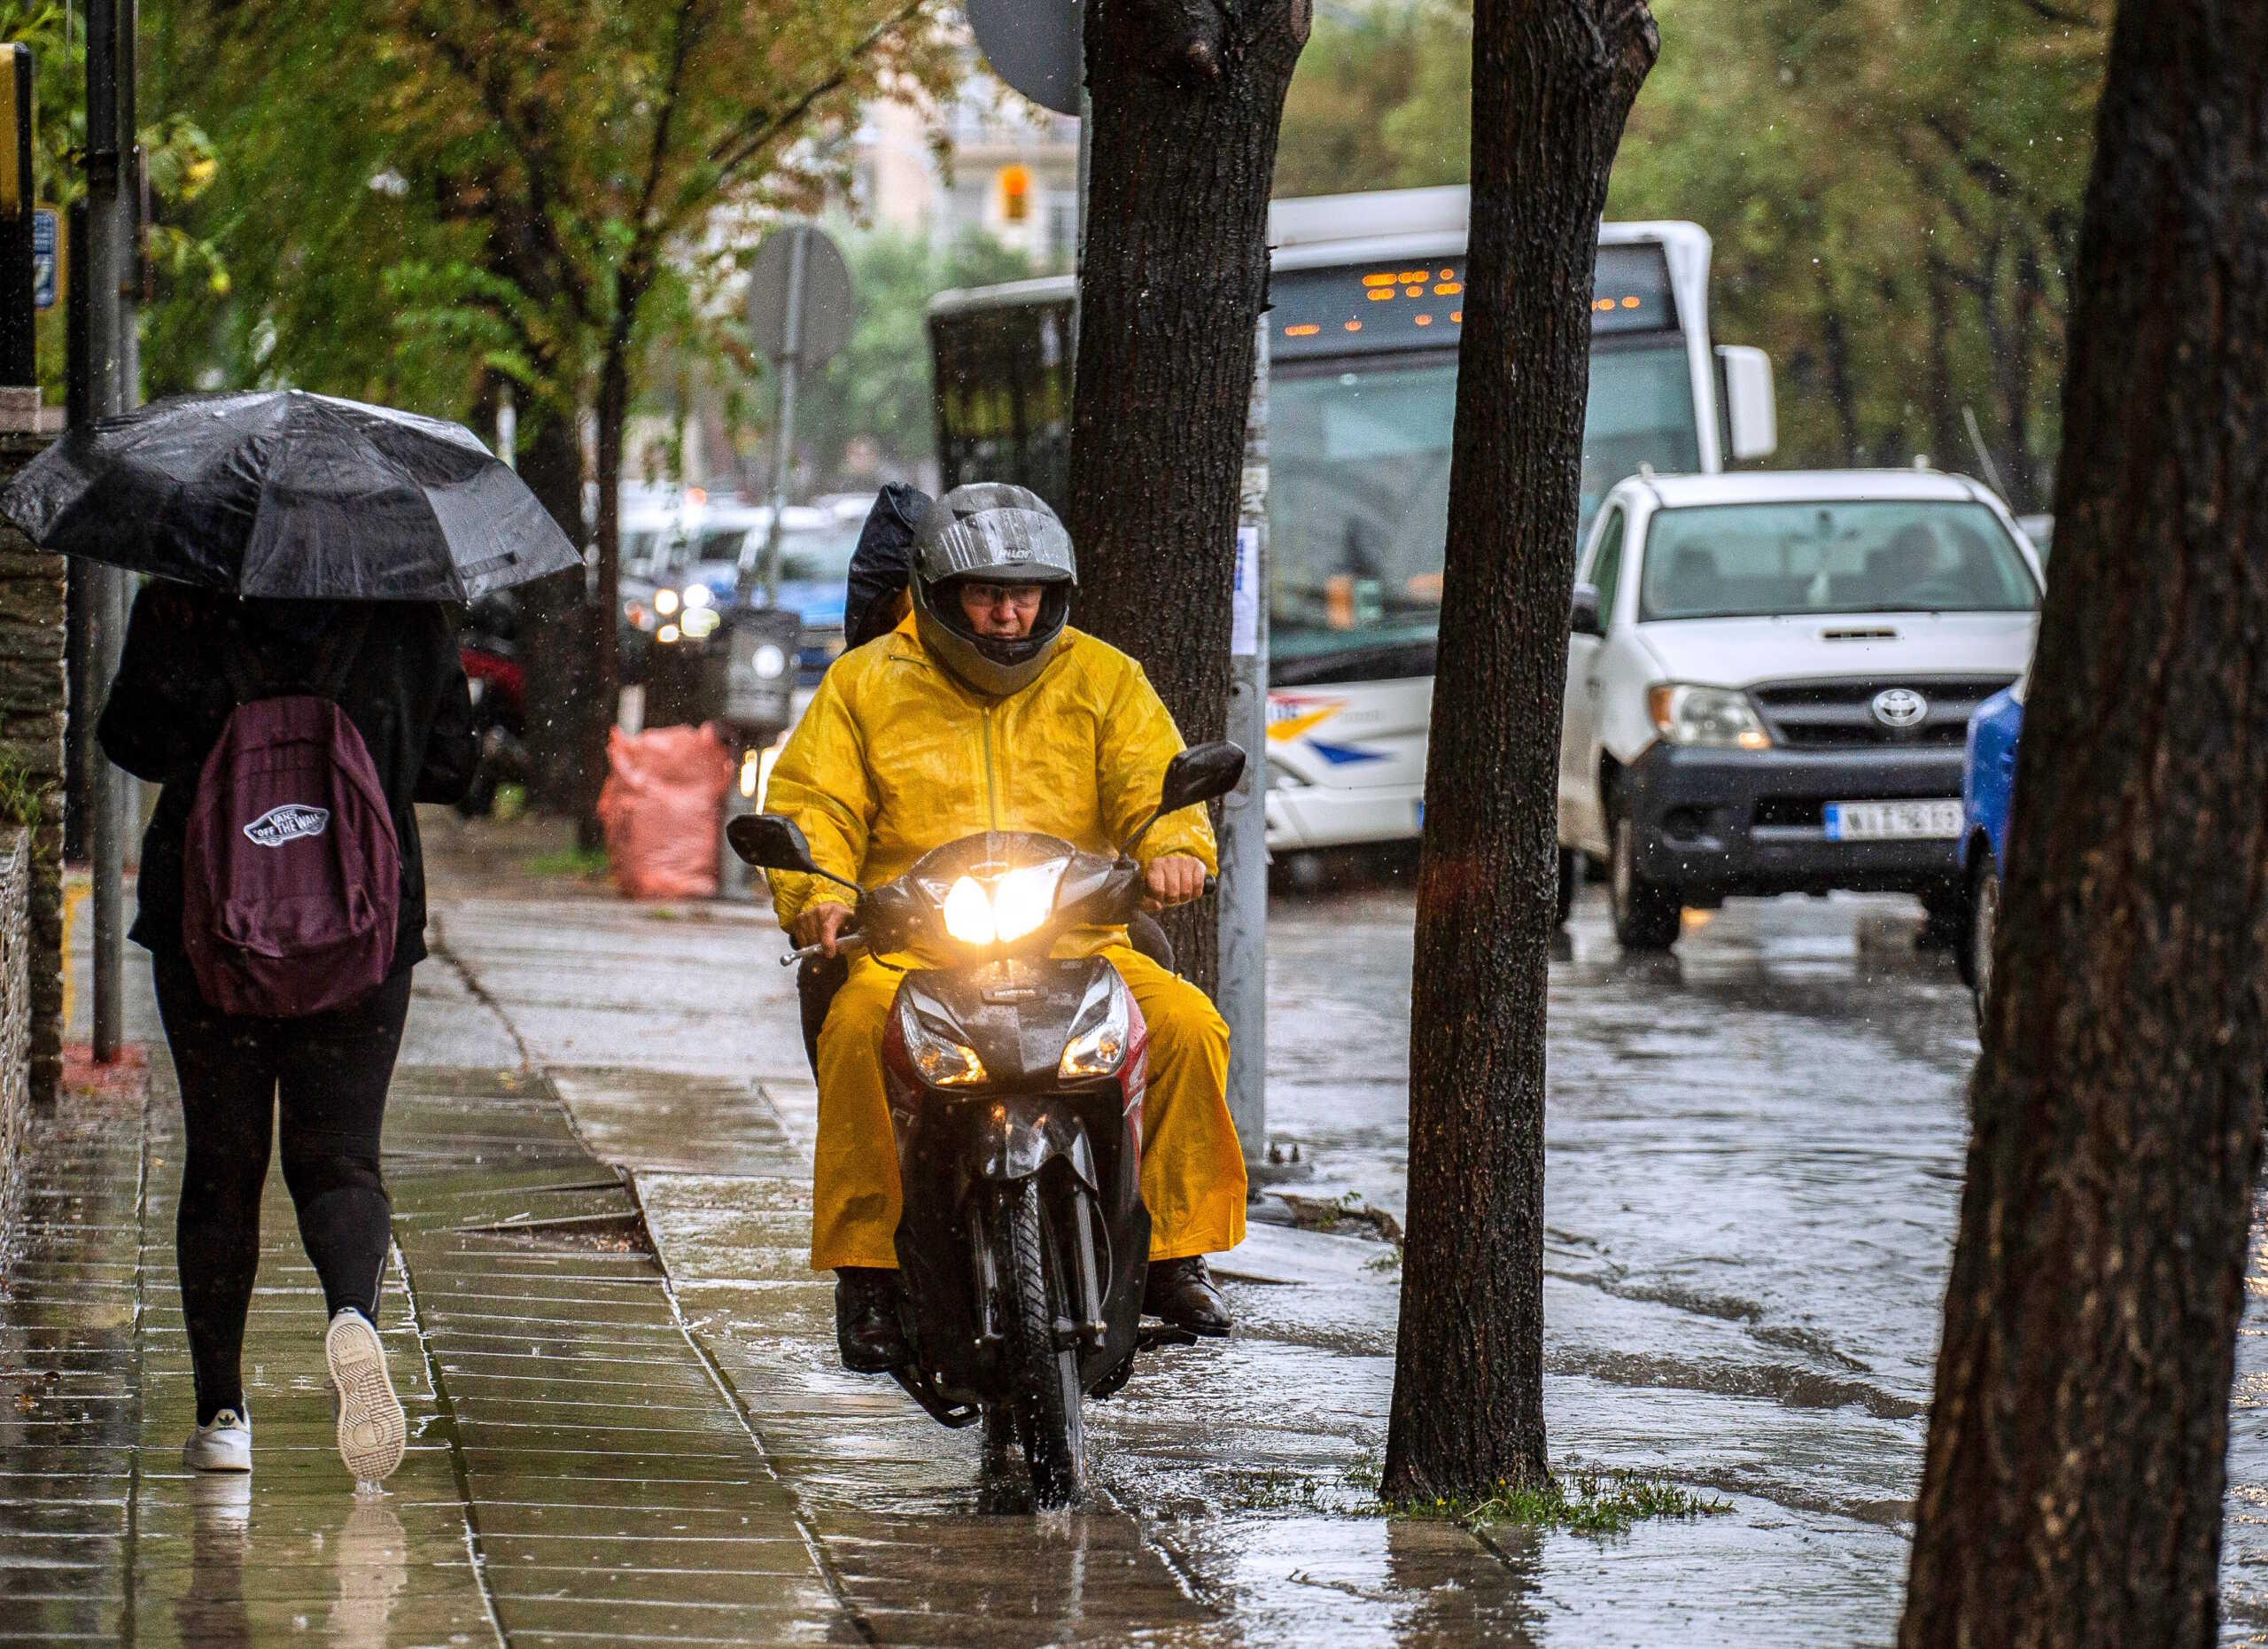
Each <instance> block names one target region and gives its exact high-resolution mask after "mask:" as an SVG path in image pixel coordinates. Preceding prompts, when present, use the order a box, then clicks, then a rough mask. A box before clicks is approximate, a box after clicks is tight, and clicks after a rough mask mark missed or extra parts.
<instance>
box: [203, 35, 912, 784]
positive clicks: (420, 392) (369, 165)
mask: <svg viewBox="0 0 2268 1649" xmlns="http://www.w3.org/2000/svg"><path fill="white" fill-rule="evenodd" d="M189 4H190V7H191V11H190V15H193V16H194V17H195V19H196V21H197V27H195V29H194V30H193V31H192V30H191V29H190V27H189V26H188V24H187V22H186V21H184V24H183V26H182V27H181V29H180V31H179V36H180V40H181V49H180V50H179V51H178V52H177V53H176V58H175V63H176V66H177V67H178V69H179V71H180V74H181V80H182V88H181V89H182V91H183V95H184V96H186V97H193V98H194V99H195V100H196V101H195V105H194V106H197V107H199V108H206V107H213V108H221V107H227V108H228V109H229V111H230V114H231V118H232V120H233V121H235V122H237V124H238V126H239V128H240V130H241V133H242V136H244V138H245V166H244V168H243V169H244V170H245V173H246V175H245V178H244V184H243V188H242V189H241V190H240V191H237V195H236V197H235V203H236V204H237V205H238V206H240V207H241V209H242V210H243V213H244V217H243V219H242V220H240V221H239V222H238V223H237V225H235V226H234V227H237V228H239V229H245V230H249V231H251V233H252V235H260V231H263V230H264V231H266V233H265V234H264V235H260V238H261V240H262V243H263V244H261V245H260V255H261V256H263V257H265V258H267V259H268V260H270V261H272V262H273V263H274V264H275V265H276V266H277V268H276V274H275V275H274V276H272V277H271V279H270V280H269V282H268V283H267V284H266V290H265V292H263V294H262V295H263V296H264V297H265V298H267V299H268V303H267V304H265V305H263V306H260V307H258V308H254V307H251V306H244V307H239V308H238V309H237V311H236V314H235V316H234V318H233V319H232V320H231V321H230V322H229V323H228V324H227V335H228V336H229V342H230V344H231V346H232V347H231V349H230V351H229V354H230V355H231V356H232V359H231V360H230V361H229V363H228V366H227V367H224V368H223V371H224V372H226V373H228V375H229V376H236V375H237V372H233V371H229V368H234V369H237V370H238V371H240V370H241V369H242V368H244V367H245V366H247V365H249V366H250V367H252V369H254V370H256V371H258V372H260V373H264V374H268V375H273V376H278V377H291V378H292V379H293V381H296V382H302V383H309V384H310V385H311V386H321V387H327V388H328V387H339V388H344V389H346V390H347V392H348V393H367V392H368V391H369V390H371V389H373V388H380V389H384V390H388V391H391V392H393V393H392V394H391V395H390V397H389V398H392V399H397V400H407V401H409V402H410V403H411V404H424V405H429V406H431V405H433V403H435V402H441V401H450V402H454V406H453V407H448V408H440V407H436V408H435V409H437V410H438V409H449V410H455V411H458V412H461V413H462V412H468V411H472V410H474V409H476V408H484V407H485V405H486V404H487V403H489V402H491V401H493V399H494V398H495V395H496V393H497V389H498V386H499V385H500V384H501V383H505V382H509V384H511V385H513V386H514V388H515V391H516V393H517V397H518V399H519V400H520V401H521V403H522V405H523V407H524V409H525V413H526V424H525V427H526V428H527V430H528V435H527V438H526V446H527V448H528V450H527V451H526V452H525V453H524V472H525V473H527V474H529V476H530V478H531V484H532V485H534V486H538V488H539V490H540V492H542V493H543V494H545V496H546V502H548V504H549V505H550V507H551V509H552V511H553V513H554V514H555V516H557V517H559V518H560V519H561V520H562V522H563V524H564V525H568V526H569V528H570V530H571V531H573V532H575V533H577V534H578V536H579V535H580V533H581V529H582V523H583V517H584V498H583V493H584V486H585V479H586V478H585V473H584V471H585V465H584V463H583V462H582V457H583V454H582V443H581V440H580V439H579V426H580V424H581V421H582V420H583V418H584V417H585V416H586V415H587V416H588V417H589V419H590V422H591V424H592V427H593V430H594V437H595V439H594V442H593V445H594V448H595V451H594V454H593V457H594V464H593V465H592V466H591V467H592V470H593V474H592V476H591V479H592V480H593V481H594V484H595V495H596V509H595V517H596V522H595V526H596V547H595V548H596V554H595V556H594V562H595V573H596V576H595V579H594V591H593V592H592V597H591V599H590V600H589V601H588V602H587V603H586V602H585V601H584V600H583V599H582V596H581V594H580V592H579V591H575V590H571V589H569V588H566V587H562V588H560V589H558V590H556V591H551V592H539V595H538V599H539V604H540V605H542V604H544V603H555V605H556V607H557V611H555V612H553V611H545V612H543V613H542V614H541V615H540V622H539V625H538V628H537V633H538V634H540V636H542V637H544V638H545V641H546V643H547V648H551V647H558V646H562V645H563V647H564V649H565V651H564V652H563V653H560V654H558V655H557V656H551V655H550V654H549V653H548V651H547V649H539V657H537V658H535V659H532V660H531V664H532V672H531V674H532V683H531V685H532V693H533V695H534V697H535V700H536V703H535V705H534V706H533V708H534V710H535V714H536V724H537V727H538V730H539V743H540V745H541V746H542V747H543V748H542V749H541V750H540V756H548V758H550V759H549V760H548V761H546V762H545V763H544V764H543V766H544V770H545V776H546V778H547V779H548V781H549V783H548V786H547V789H548V790H549V792H550V796H551V799H553V800H555V801H558V802H563V803H565V804H567V805H571V806H573V807H575V808H577V809H578V810H582V809H586V808H587V806H588V805H589V803H590V801H591V800H592V799H593V797H594V789H595V777H596V774H597V771H598V766H599V757H600V754H601V751H602V744H603V738H604V729H605V727H607V726H608V725H609V723H610V721H611V719H612V707H613V703H614V696H615V695H614V687H615V680H616V659H615V653H614V646H613V639H612V634H613V626H612V623H611V617H612V613H613V611H614V608H615V604H616V596H615V589H616V579H617V566H618V558H619V503H618V490H617V481H618V477H619V473H620V470H621V459H622V442H623V436H624V432H625V425H626V424H627V420H628V417H629V413H630V409H631V407H632V405H633V401H634V399H635V397H636V395H637V393H638V390H639V385H640V380H641V372H642V369H643V367H644V363H645V362H646V360H647V358H648V352H649V350H650V349H652V348H653V347H655V346H656V344H657V342H660V341H662V340H661V339H660V338H658V337H657V332H658V331H660V330H661V329H660V328H657V326H656V321H657V319H658V320H660V321H662V322H664V323H666V322H667V320H668V319H669V318H670V317H672V316H681V315H685V314H687V313H690V312H692V311H693V310H695V309H696V308H703V306H702V305H699V304H697V303H696V302H695V301H694V300H693V299H692V298H691V297H690V296H689V295H688V292H687V289H689V288H695V287H703V286H705V285H706V284H709V283H711V281H713V280H715V279H716V278H717V277H718V276H720V275H721V274H722V273H724V272H726V271H728V270H729V269H730V268H733V267H734V266H735V265H736V264H737V263H738V261H739V259H740V256H741V254H742V253H743V252H744V251H749V250H752V247H753V241H754V239H755V237H756V232H757V227H758V225H760V223H761V222H765V221H768V220H769V216H770V214H776V213H778V212H781V211H795V210H808V209H811V208H812V207H814V206H816V205H817V204H818V203H819V200H820V198H822V196H823V194H824V192H825V190H826V188H827V185H828V184H829V183H833V182H835V181H836V180H837V179H838V178H839V176H840V175H841V170H842V167H843V162H844V159H845V157H846V154H847V150H846V148H845V146H844V145H843V142H842V140H843V137H844V136H846V135H847V133H848V132H849V130H850V128H851V126H852V124H853V122H854V121H855V119H856V114H857V110H858V105H859V104H860V103H861V102H862V101H863V100H864V99H866V98H867V97H873V96H875V95H878V94H880V93H882V91H884V90H885V89H889V90H895V91H906V92H916V91H920V90H921V89H925V88H926V89H938V88H940V87H941V86H942V84H943V82H944V79H945V77H946V75H947V73H948V70H949V68H950V66H951V63H952V61H953V59H952V58H951V53H950V52H949V51H948V50H947V49H946V44H945V43H944V40H943V39H942V37H941V36H940V35H938V34H937V32H936V30H934V29H933V28H932V27H930V26H929V24H928V19H927V17H926V15H925V12H924V4H925V0H851V3H849V4H845V3H843V0H605V3H603V4H590V3H588V0H514V3H513V4H500V3H496V0H327V3H325V4H307V3H306V0H235V3H233V4H231V3H229V0H189ZM192 35H193V38H194V45H193V46H192V45H191V44H190V40H191V38H192ZM255 157H256V159H255ZM311 177H312V178H313V180H314V181H315V183H316V184H317V187H316V188H310V187H309V180H310V178H311ZM317 195H319V196H320V198H312V199H311V198H309V197H311V196H317ZM727 208H730V209H731V211H732V213H733V214H734V216H731V217H728V216H727V215H726V211H727ZM254 224H257V225H258V226H259V229H257V230H254V229H252V225H254ZM249 237H250V236H248V238H249ZM248 250H249V248H248ZM326 288H328V290H327V291H326V290H324V289H326ZM721 309H722V307H721V306H718V307H717V308H716V309H715V310H708V309H705V308H704V313H717V314H718V315H719V316H720V318H718V320H717V322H716V323H715V324H714V326H713V327H712V328H711V329H710V331H711V335H712V336H713V337H714V338H716V339H717V340H718V341H719V343H720V344H721V343H722V342H723V341H725V340H726V339H728V338H730V336H731V333H732V331H733V327H734V323H732V322H731V321H730V320H729V319H728V318H724V317H722V315H721ZM553 618H556V619H558V620H560V622H557V623H553V622H549V620H551V619H553ZM547 733H548V734H555V735H556V736H555V737H546V736H544V735H546V734H547Z"/></svg>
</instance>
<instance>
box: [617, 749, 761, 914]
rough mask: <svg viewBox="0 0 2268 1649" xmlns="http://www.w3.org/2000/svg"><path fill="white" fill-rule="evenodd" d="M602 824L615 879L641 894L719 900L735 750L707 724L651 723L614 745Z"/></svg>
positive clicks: (626, 893) (629, 893) (632, 894)
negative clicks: (724, 808)
mask: <svg viewBox="0 0 2268 1649" xmlns="http://www.w3.org/2000/svg"><path fill="white" fill-rule="evenodd" d="M606 766H607V775H606V784H605V786H604V787H603V788H602V789H601V790H600V791H599V825H600V827H601V828H602V829H604V830H605V832H606V852H607V859H608V861H609V863H610V867H612V869H613V872H614V884H615V886H617V888H619V889H621V890H622V893H623V897H625V898H634V899H667V898H713V897H715V895H716V891H717V843H718V832H719V830H720V829H721V828H722V825H723V820H722V815H721V805H722V803H723V802H724V799H725V791H726V788H727V787H729V786H730V785H731V784H732V782H733V755H732V752H731V751H728V750H726V748H725V742H724V741H723V740H722V739H720V738H718V736H717V735H715V734H714V733H712V732H711V731H710V730H709V729H708V728H707V727H649V729H647V730H646V731H645V732H643V733H639V734H634V735H633V734H625V732H623V731H622V729H621V728H619V727H617V728H615V729H614V731H613V732H612V733H610V735H608V736H607V743H606Z"/></svg>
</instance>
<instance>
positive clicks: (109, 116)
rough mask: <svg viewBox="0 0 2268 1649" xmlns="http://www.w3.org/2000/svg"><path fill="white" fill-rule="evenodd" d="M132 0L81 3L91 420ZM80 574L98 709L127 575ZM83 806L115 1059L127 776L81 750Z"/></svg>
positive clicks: (112, 259)
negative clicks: (86, 793)
mask: <svg viewBox="0 0 2268 1649" xmlns="http://www.w3.org/2000/svg"><path fill="white" fill-rule="evenodd" d="M134 23H135V0H88V4H87V203H88V204H87V221H88V234H87V240H88V248H87V284H88V299H89V301H88V309H87V356H88V361H87V367H88V402H89V408H88V409H89V411H90V412H91V413H92V414H93V415H94V416H96V417H97V418H101V417H106V416H111V415H112V414H114V413H118V412H121V411H123V410H125V408H126V407H127V405H128V395H129V393H130V390H129V386H128V381H127V377H126V368H127V363H128V361H129V360H130V359H131V356H130V355H129V354H128V350H127V347H126V333H127V331H128V329H129V328H130V327H131V326H132V325H133V315H134V312H133V308H132V306H131V300H130V299H129V298H128V279H127V276H128V266H129V264H130V261H131V255H130V254H131V250H132V231H133V215H132V214H133V203H132V202H131V200H130V199H129V198H128V191H127V189H126V187H125V183H126V179H125V175H124V173H125V167H124V157H125V155H126V153H127V152H130V148H129V144H130V140H129V139H128V137H127V136H126V135H128V134H130V133H131V132H132V131H133V129H134V127H133V121H134V78H133V76H134V70H133V59H134V35H135V28H134ZM92 573H93V576H92V577H91V578H89V580H88V586H89V595H91V596H92V600H91V601H90V602H89V613H88V618H89V630H90V631H91V633H92V634H91V641H92V649H91V650H92V653H93V658H92V664H93V669H92V670H91V672H90V673H89V675H90V679H89V681H88V684H87V685H88V695H87V703H88V704H89V705H90V706H99V705H100V704H102V702H103V701H104V699H105V698H106V697H107V696H109V693H110V683H111V681H112V678H113V677H114V676H115V675H116V674H117V673H118V658H119V654H120V650H121V649H122V647H123V645H124V642H125V639H126V574H125V573H124V572H120V570H119V569H117V568H115V567H105V566H96V567H94V568H93V569H92ZM87 765H88V766H89V769H90V770H91V771H90V773H89V777H90V779H91V780H92V782H91V784H90V785H89V787H88V788H89V789H90V790H91V792H92V796H91V797H90V798H89V799H90V804H91V805H90V807H89V811H90V812H91V813H93V815H94V818H93V821H92V823H93V827H94V828H93V829H92V831H91V832H90V833H89V834H90V836H91V837H92V840H91V843H90V845H91V847H92V849H93V858H94V863H93V877H92V881H93V886H92V887H91V889H90V890H89V899H88V902H89V905H90V906H92V909H93V916H94V979H93V986H94V989H93V992H92V996H93V999H94V1001H93V1007H94V1048H93V1052H94V1056H95V1059H96V1061H97V1062H99V1063H104V1064H108V1063H111V1062H114V1061H115V1060H116V1059H117V1058H118V1056H119V1053H120V1048H121V1046H123V1043H124V1033H125V1011H124V1000H123V999H124V994H125V978H126V973H125V969H126V954H125V945H124V941H125V937H126V922H125V879H126V817H125V813H126V808H125V802H126V793H127V792H126V786H125V782H124V781H125V777H126V775H125V774H122V773H121V772H120V770H119V769H118V768H117V767H115V766H113V765H112V764H111V763H110V762H109V761H108V760H107V759H105V758H104V757H103V755H102V754H101V752H100V751H89V755H88V764H87Z"/></svg>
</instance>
